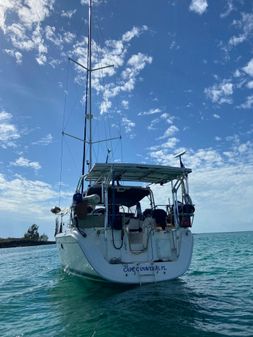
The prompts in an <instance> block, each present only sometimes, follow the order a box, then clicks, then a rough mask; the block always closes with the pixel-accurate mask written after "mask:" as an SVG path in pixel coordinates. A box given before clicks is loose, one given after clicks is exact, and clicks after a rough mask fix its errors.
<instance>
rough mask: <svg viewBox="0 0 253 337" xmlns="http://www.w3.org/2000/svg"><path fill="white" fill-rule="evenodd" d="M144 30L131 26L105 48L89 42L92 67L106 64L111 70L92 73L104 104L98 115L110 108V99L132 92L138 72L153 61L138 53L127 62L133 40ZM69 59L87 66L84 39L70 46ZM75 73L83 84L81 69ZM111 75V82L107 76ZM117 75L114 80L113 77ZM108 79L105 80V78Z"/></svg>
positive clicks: (106, 43)
mask: <svg viewBox="0 0 253 337" xmlns="http://www.w3.org/2000/svg"><path fill="white" fill-rule="evenodd" d="M146 30H147V26H141V27H133V28H132V29H131V30H129V31H127V32H126V33H124V34H123V35H122V36H121V39H120V40H107V41H105V43H104V46H103V47H102V46H100V45H98V44H97V43H96V42H95V41H92V47H93V51H94V52H93V59H92V64H93V68H96V69H97V68H101V67H105V66H108V65H113V66H114V67H109V68H104V69H103V70H101V71H94V72H93V87H94V89H95V90H96V91H97V93H99V94H101V95H102V99H103V102H102V103H101V106H100V113H101V114H103V113H106V112H107V111H108V109H109V108H110V107H111V100H112V99H113V98H114V97H116V96H118V95H119V94H121V93H123V92H131V91H133V89H134V88H135V85H136V81H137V78H138V76H139V74H140V72H141V71H142V70H143V69H144V68H145V66H146V65H147V64H150V63H151V62H152V57H150V56H148V55H145V54H142V53H137V54H134V55H131V56H130V57H129V58H128V60H127V52H128V49H129V48H130V42H131V41H132V39H133V38H135V37H138V36H140V35H141V34H142V33H143V32H144V31H146ZM72 56H73V57H74V58H75V59H76V60H77V61H78V62H79V63H81V64H86V57H87V38H86V39H82V41H81V42H77V43H76V44H75V45H74V46H73V52H72ZM76 70H77V72H78V78H77V81H78V83H83V79H84V77H85V73H84V71H83V69H81V68H80V67H79V68H78V67H76ZM112 76H114V78H113V81H110V79H109V78H110V77H112ZM116 76H117V78H116ZM106 77H107V78H106Z"/></svg>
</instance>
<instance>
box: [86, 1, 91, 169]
mask: <svg viewBox="0 0 253 337" xmlns="http://www.w3.org/2000/svg"><path fill="white" fill-rule="evenodd" d="M91 9H92V0H89V33H88V60H87V61H88V64H87V69H88V81H89V83H88V97H89V110H88V115H87V118H88V119H89V146H90V160H89V171H90V169H91V168H92V110H91V108H92V106H91V72H92V64H91V19H92V12H91Z"/></svg>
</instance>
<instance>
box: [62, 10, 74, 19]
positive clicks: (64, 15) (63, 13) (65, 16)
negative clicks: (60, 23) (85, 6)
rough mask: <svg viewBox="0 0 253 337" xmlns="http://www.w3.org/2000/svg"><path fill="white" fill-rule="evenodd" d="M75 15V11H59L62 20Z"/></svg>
mask: <svg viewBox="0 0 253 337" xmlns="http://www.w3.org/2000/svg"><path fill="white" fill-rule="evenodd" d="M75 13H76V9H73V10H68V11H64V10H62V11H61V16H62V17H63V18H68V19H71V18H72V16H73V15H74V14H75Z"/></svg>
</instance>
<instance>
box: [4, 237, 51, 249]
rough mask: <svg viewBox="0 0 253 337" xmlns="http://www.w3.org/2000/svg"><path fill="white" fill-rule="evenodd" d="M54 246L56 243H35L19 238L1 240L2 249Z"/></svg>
mask: <svg viewBox="0 0 253 337" xmlns="http://www.w3.org/2000/svg"><path fill="white" fill-rule="evenodd" d="M53 244H55V241H34V240H26V239H18V238H17V239H16V238H15V239H14V238H13V239H12V238H10V239H2V238H1V239H0V248H15V247H30V246H41V245H53Z"/></svg>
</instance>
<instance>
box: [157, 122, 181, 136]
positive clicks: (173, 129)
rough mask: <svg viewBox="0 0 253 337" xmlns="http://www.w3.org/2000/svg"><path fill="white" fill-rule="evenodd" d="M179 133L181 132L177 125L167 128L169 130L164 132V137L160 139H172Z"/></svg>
mask: <svg viewBox="0 0 253 337" xmlns="http://www.w3.org/2000/svg"><path fill="white" fill-rule="evenodd" d="M178 131H179V129H178V128H177V127H176V126H175V125H171V126H170V127H168V128H167V130H166V131H165V132H164V134H163V136H161V137H160V138H159V139H164V138H167V137H172V136H174V135H175V133H176V132H178Z"/></svg>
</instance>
